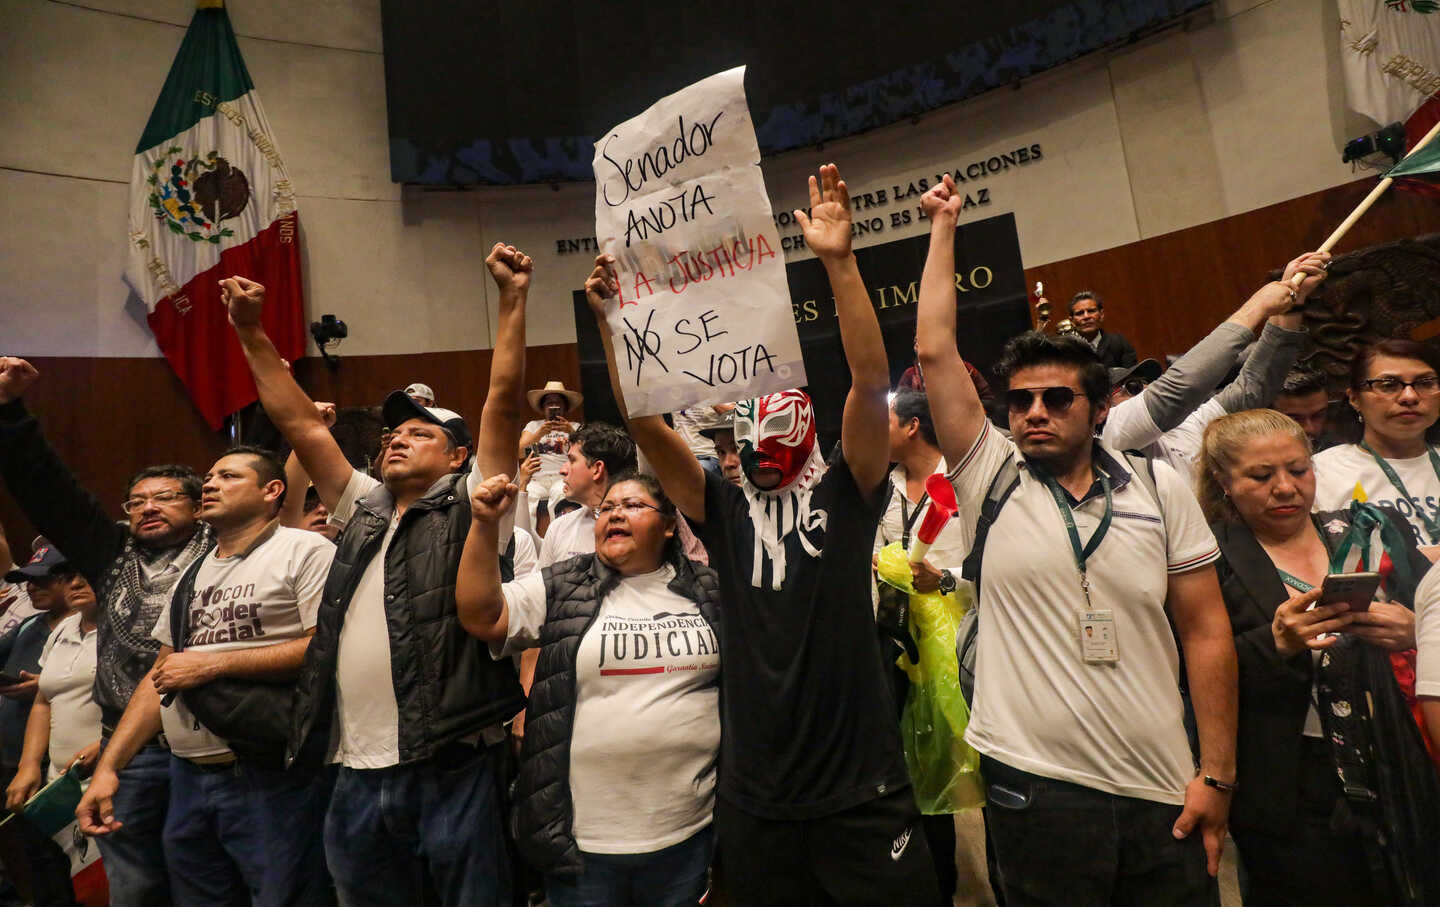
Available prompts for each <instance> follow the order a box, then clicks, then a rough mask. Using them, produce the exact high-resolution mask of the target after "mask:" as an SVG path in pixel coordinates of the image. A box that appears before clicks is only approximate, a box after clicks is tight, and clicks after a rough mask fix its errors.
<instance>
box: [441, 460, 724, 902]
mask: <svg viewBox="0 0 1440 907" xmlns="http://www.w3.org/2000/svg"><path fill="white" fill-rule="evenodd" d="M517 492H518V489H517V487H516V486H515V485H514V484H513V483H512V482H510V479H509V477H508V476H504V475H501V476H495V477H492V478H490V479H488V480H487V481H485V482H484V483H482V484H481V485H480V486H479V487H478V488H476V489H475V491H474V492H472V494H471V497H470V506H471V512H472V514H473V516H474V519H473V521H472V522H471V525H470V534H469V536H468V537H467V539H466V541H465V548H464V552H463V554H462V555H461V561H460V571H459V575H458V577H457V579H456V584H455V602H456V607H457V610H458V612H459V615H460V622H461V623H462V624H463V625H464V626H465V628H466V629H467V630H468V631H469V632H470V633H471V634H472V635H474V636H476V637H479V638H480V639H483V640H486V641H487V642H489V643H490V648H491V654H492V655H494V656H495V657H496V658H506V657H509V656H511V655H512V654H514V653H515V652H517V651H519V650H521V649H527V648H535V647H538V648H539V649H540V655H539V659H538V661H537V664H536V668H535V683H534V686H533V687H532V688H531V691H530V703H529V707H528V709H527V712H526V715H527V718H526V734H525V741H524V746H523V750H522V752H521V763H520V771H519V776H518V778H517V781H516V807H515V830H516V839H517V844H518V845H519V848H520V852H521V854H522V855H524V856H525V858H526V859H527V860H528V861H529V862H530V863H532V864H533V865H534V866H535V867H536V868H537V869H539V870H540V871H541V872H543V873H544V874H545V894H546V897H547V899H548V900H549V903H550V904H551V905H553V907H573V905H602V904H631V905H656V907H660V905H680V904H695V903H697V902H698V901H699V899H700V896H701V895H702V894H703V893H704V891H705V889H706V884H707V871H708V868H709V865H710V856H711V850H712V847H711V838H712V833H711V815H712V813H713V812H714V807H715V779H716V766H717V756H718V753H719V749H720V708H719V706H720V688H719V673H720V649H719V641H718V640H719V634H718V629H719V619H720V615H719V581H718V579H717V577H716V575H715V572H714V571H713V570H711V569H710V568H708V567H705V566H702V565H700V564H697V563H694V562H692V561H690V560H687V559H686V558H685V557H684V555H683V554H682V552H681V548H680V545H679V542H678V540H677V536H676V520H677V516H676V512H675V505H674V504H672V503H671V502H670V500H669V498H667V497H666V496H665V493H664V492H663V491H662V490H661V489H660V484H659V483H658V482H657V481H656V480H655V479H654V478H652V477H651V476H648V475H643V474H639V473H629V474H626V475H622V476H620V477H619V478H617V479H616V480H615V481H614V482H613V483H612V484H611V485H610V487H609V489H608V490H607V491H606V493H605V497H604V499H603V500H602V501H601V503H600V505H599V506H598V507H596V508H595V518H596V519H595V553H594V554H582V555H579V556H577V557H573V558H570V559H569V560H565V561H560V562H558V563H556V564H553V565H551V566H549V567H546V568H544V569H543V570H541V571H539V572H537V573H531V574H529V575H527V576H523V577H520V578H519V579H516V580H515V581H513V582H509V583H502V582H501V581H500V569H499V562H498V554H499V547H498V545H499V543H498V540H497V527H498V525H499V521H500V520H501V518H502V517H503V516H504V515H505V514H506V513H508V512H509V511H510V509H511V508H512V507H513V506H514V498H515V495H516V493H517Z"/></svg>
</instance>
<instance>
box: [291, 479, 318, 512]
mask: <svg viewBox="0 0 1440 907" xmlns="http://www.w3.org/2000/svg"><path fill="white" fill-rule="evenodd" d="M285 490H286V491H287V492H288V491H289V490H290V488H289V485H288V484H287V485H286V488H285ZM319 506H320V489H318V488H316V487H315V486H314V485H311V486H310V487H309V488H307V489H305V504H304V507H303V508H302V510H301V512H302V513H309V512H310V511H312V510H314V509H315V508H316V507H319Z"/></svg>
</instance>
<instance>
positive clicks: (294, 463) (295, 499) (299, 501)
mask: <svg viewBox="0 0 1440 907" xmlns="http://www.w3.org/2000/svg"><path fill="white" fill-rule="evenodd" d="M315 411H316V412H317V413H319V414H320V419H321V421H323V422H324V423H325V427H326V428H327V429H328V428H334V427H335V404H333V403H320V402H319V401H317V402H316V403H315ZM285 487H286V489H288V491H289V493H288V494H286V495H285V502H284V503H283V504H281V505H280V525H281V526H289V527H291V528H292V529H300V528H304V525H305V493H304V492H302V491H300V490H299V489H302V488H304V489H307V490H308V489H309V487H310V474H309V473H307V472H306V471H305V467H304V466H301V465H300V457H299V455H298V454H296V453H295V451H293V450H292V451H290V456H288V457H286V458H285Z"/></svg>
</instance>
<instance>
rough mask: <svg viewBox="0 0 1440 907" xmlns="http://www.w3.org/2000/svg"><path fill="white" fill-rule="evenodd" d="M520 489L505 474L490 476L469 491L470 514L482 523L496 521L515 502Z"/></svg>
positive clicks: (508, 510)
mask: <svg viewBox="0 0 1440 907" xmlns="http://www.w3.org/2000/svg"><path fill="white" fill-rule="evenodd" d="M519 493H520V489H519V488H518V487H517V486H516V485H515V484H514V483H512V482H511V481H510V477H509V476H507V475H505V474H503V473H502V474H500V475H498V476H491V477H490V478H488V479H486V480H485V481H483V482H481V483H480V484H479V485H477V486H476V487H475V490H474V491H472V492H470V515H471V516H473V517H474V518H475V519H477V520H479V521H480V522H482V523H498V522H500V518H501V517H503V516H505V514H507V513H509V512H510V508H511V507H513V506H514V504H515V495H517V494H519Z"/></svg>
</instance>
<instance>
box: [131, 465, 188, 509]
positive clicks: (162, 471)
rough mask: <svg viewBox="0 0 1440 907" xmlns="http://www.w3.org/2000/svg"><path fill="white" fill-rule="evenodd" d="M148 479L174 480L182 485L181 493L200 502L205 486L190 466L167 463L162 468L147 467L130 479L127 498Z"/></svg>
mask: <svg viewBox="0 0 1440 907" xmlns="http://www.w3.org/2000/svg"><path fill="white" fill-rule="evenodd" d="M146 479H174V480H175V481H177V482H179V483H180V493H181V494H183V495H185V497H187V498H189V499H190V500H192V501H195V502H197V503H198V502H199V500H200V488H201V486H202V485H204V483H203V482H201V481H200V476H198V475H197V474H196V473H195V470H193V469H191V468H190V467H189V466H181V465H179V464H177V463H167V464H164V465H161V466H146V467H145V468H144V469H142V470H140V471H139V472H137V473H135V474H134V475H133V476H131V477H130V481H129V482H127V483H125V497H127V498H128V497H130V492H132V491H134V490H135V486H136V485H139V484H140V483H141V482H143V481H145V480H146Z"/></svg>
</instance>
